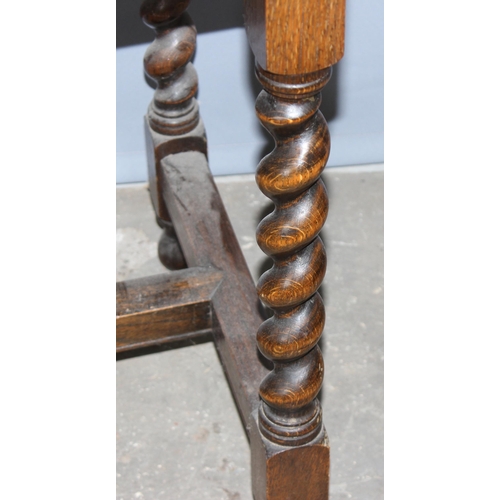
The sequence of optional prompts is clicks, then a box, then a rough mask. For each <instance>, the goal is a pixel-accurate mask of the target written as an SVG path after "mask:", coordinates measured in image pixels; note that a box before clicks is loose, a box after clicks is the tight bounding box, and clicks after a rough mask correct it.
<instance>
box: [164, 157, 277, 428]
mask: <svg viewBox="0 0 500 500" xmlns="http://www.w3.org/2000/svg"><path fill="white" fill-rule="evenodd" d="M161 165H162V170H163V179H164V184H163V192H164V198H165V202H166V205H167V208H168V211H169V213H170V214H171V215H172V220H173V223H174V226H175V230H176V233H177V236H178V238H179V242H180V245H181V247H182V251H183V254H184V257H185V259H186V263H187V264H188V266H201V267H205V266H213V267H215V268H217V269H220V270H221V271H223V272H224V279H223V281H222V283H221V284H220V286H219V287H218V288H217V290H216V292H215V293H214V295H213V296H212V308H213V335H214V341H215V345H216V347H217V350H218V352H219V355H220V358H221V362H222V366H223V368H224V370H225V372H226V375H227V378H228V381H229V384H230V387H231V390H232V392H233V396H234V398H235V400H236V403H237V406H238V409H239V411H240V415H241V417H242V419H243V422H244V424H245V427H246V428H247V431H248V429H249V424H250V422H249V420H250V415H251V413H252V411H254V410H255V409H257V407H258V403H259V395H258V385H259V382H260V380H262V378H263V377H264V376H265V375H266V374H267V373H268V369H267V368H265V367H264V365H262V364H261V363H260V361H259V358H258V350H257V345H256V339H255V332H256V331H257V329H258V327H259V325H260V324H261V323H262V320H263V316H262V314H261V312H260V308H259V299H258V297H257V293H256V291H255V285H254V282H253V280H252V277H251V275H250V272H249V271H248V267H247V265H246V262H245V259H244V257H243V254H242V252H241V250H240V247H239V244H238V240H237V238H236V236H235V234H234V231H233V229H232V227H231V223H230V221H229V217H228V215H227V213H226V210H225V208H224V205H223V203H222V200H221V199H220V196H219V192H218V190H217V187H216V186H215V183H214V181H213V178H212V175H211V173H210V170H209V167H208V163H207V159H206V157H205V155H203V154H201V153H198V152H191V153H179V154H176V155H170V156H167V157H166V158H164V159H163V160H162V161H161Z"/></svg>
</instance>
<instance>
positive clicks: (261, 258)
mask: <svg viewBox="0 0 500 500" xmlns="http://www.w3.org/2000/svg"><path fill="white" fill-rule="evenodd" d="M323 179H324V181H325V183H326V185H327V188H328V191H329V194H330V202H331V203H330V213H329V217H328V221H327V223H326V225H325V227H324V229H323V231H322V238H323V241H324V243H325V246H326V248H327V252H328V259H329V260H328V270H327V274H326V278H325V280H324V284H323V286H322V288H321V292H322V295H323V298H324V301H325V305H326V313H327V323H326V328H325V331H324V333H323V338H322V343H321V346H322V351H323V355H324V358H325V380H324V383H323V390H322V392H321V402H322V405H323V414H324V421H325V425H326V428H327V431H328V434H329V437H330V444H331V471H330V496H329V498H330V500H343V499H348V498H353V499H359V500H380V499H382V498H383V296H384V292H383V290H384V285H383V171H382V167H381V166H380V165H375V166H366V167H342V168H335V169H328V170H327V171H326V172H325V174H324V175H323ZM216 182H217V185H218V188H219V190H220V193H221V196H222V198H223V200H224V203H225V206H226V209H227V211H228V213H229V217H230V219H231V222H232V224H233V227H234V230H235V232H236V235H237V237H238V239H239V242H240V245H241V248H242V250H243V253H244V255H245V257H246V259H247V263H248V266H249V268H250V271H251V273H252V275H253V276H254V279H257V277H258V276H259V275H260V273H261V272H262V269H263V266H264V265H265V262H266V257H265V255H264V254H263V253H262V252H261V250H260V249H259V247H258V246H257V244H256V242H255V228H256V225H257V223H258V221H259V220H260V219H261V217H262V214H263V213H264V212H265V211H266V209H267V208H268V207H269V200H268V199H267V198H265V197H264V196H263V195H262V194H261V193H260V191H259V190H258V188H257V186H256V185H255V182H254V179H253V176H232V177H219V178H216ZM159 236H160V230H159V228H158V227H157V226H156V223H155V218H154V215H153V211H152V208H151V204H150V201H149V196H148V192H147V188H146V186H145V185H143V184H141V185H125V186H120V187H118V188H117V280H124V279H129V278H136V277H140V276H147V275H150V274H156V273H161V272H165V269H164V268H163V266H162V265H161V264H160V263H159V261H158V259H157V257H156V252H157V250H156V249H157V241H158V238H159ZM249 465H250V451H249V446H248V442H247V440H246V438H245V433H244V430H243V427H242V424H241V422H240V419H239V417H238V414H237V410H236V407H235V405H234V402H233V400H232V397H231V394H230V391H229V388H228V386H227V383H226V380H225V378H224V375H223V372H222V369H221V367H220V365H219V361H218V358H217V354H216V352H215V348H214V346H213V344H212V343H210V342H209V343H205V344H200V345H193V346H189V347H184V348H180V349H176V350H169V351H164V352H161V353H156V354H149V355H146V356H142V357H136V358H130V359H124V360H120V361H118V362H117V499H121V500H129V499H130V500H132V499H147V500H155V499H174V500H176V499H188V500H189V499H195V500H204V499H221V500H251V499H252V493H251V485H250V467H249Z"/></svg>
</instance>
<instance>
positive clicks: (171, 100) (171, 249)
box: [141, 0, 207, 269]
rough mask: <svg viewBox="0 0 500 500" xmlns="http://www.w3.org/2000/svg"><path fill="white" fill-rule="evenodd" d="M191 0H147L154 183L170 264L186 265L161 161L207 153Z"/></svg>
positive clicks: (164, 258) (164, 255)
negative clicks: (182, 154) (152, 84)
mask: <svg viewBox="0 0 500 500" xmlns="http://www.w3.org/2000/svg"><path fill="white" fill-rule="evenodd" d="M188 4H189V1H188V0H181V1H175V0H144V1H143V3H142V6H141V16H142V18H143V21H144V22H145V23H146V24H147V25H148V26H150V27H151V28H153V29H154V30H155V33H156V38H155V40H154V42H153V43H152V44H151V45H150V46H149V47H148V49H147V51H146V54H145V56H144V70H145V72H146V73H147V74H148V75H149V76H150V77H151V78H152V79H153V80H155V81H156V84H157V88H156V91H155V94H154V98H153V100H152V102H151V104H150V106H149V109H148V113H147V116H146V119H145V134H146V149H147V154H148V174H149V189H150V194H151V199H152V201H153V206H154V209H155V211H156V214H157V218H158V223H159V225H160V227H162V229H164V231H163V235H162V237H161V240H160V242H159V247H158V254H159V257H160V260H161V262H162V263H163V264H164V265H165V266H166V267H167V268H169V269H183V268H184V267H186V263H185V261H184V257H183V255H182V251H181V250H180V247H179V244H178V241H177V237H176V235H175V230H174V228H173V226H172V223H171V219H170V215H169V213H168V210H167V208H166V206H165V203H164V202H163V197H162V194H161V184H162V181H161V179H160V176H161V168H160V165H159V162H160V161H161V159H162V158H163V157H164V156H166V155H168V154H174V153H178V152H183V151H201V152H202V153H204V154H205V155H206V154H207V143H206V136H205V128H204V126H203V123H202V121H201V120H200V116H199V111H198V103H197V101H196V99H195V97H194V95H195V93H196V91H197V89H198V76H197V74H196V70H195V69H194V66H193V64H192V63H191V62H190V61H191V59H192V57H193V54H194V51H195V48H196V28H195V27H194V25H193V22H192V20H191V18H190V17H189V15H188V14H187V13H186V12H184V11H185V10H186V8H187V7H188Z"/></svg>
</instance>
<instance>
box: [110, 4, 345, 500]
mask: <svg viewBox="0 0 500 500" xmlns="http://www.w3.org/2000/svg"><path fill="white" fill-rule="evenodd" d="M344 2H345V0H332V1H328V2H327V1H321V2H318V1H313V0H287V1H285V0H246V1H245V23H246V30H247V33H248V37H249V42H250V46H251V48H252V50H253V52H254V54H255V57H256V75H257V78H258V80H259V81H260V83H261V84H262V86H263V87H264V90H263V91H262V92H261V93H260V95H259V97H258V99H257V103H256V110H257V116H258V118H259V120H260V122H261V123H262V125H263V126H264V128H265V129H266V130H267V131H268V132H269V133H270V134H271V136H272V137H273V138H274V141H275V148H274V150H273V151H272V153H270V154H269V155H268V156H266V157H265V158H264V159H263V160H262V161H261V162H260V164H259V167H258V170H257V175H256V178H257V183H258V185H259V187H260V189H261V190H262V192H263V193H264V194H265V195H266V196H268V197H269V198H270V199H271V200H272V201H273V202H274V204H275V209H274V211H273V212H272V213H271V214H270V215H269V216H267V217H266V218H264V219H263V221H262V222H261V223H260V224H259V227H258V229H257V242H258V244H259V246H260V247H261V248H262V250H263V251H264V252H265V253H266V254H267V255H268V256H270V257H271V258H272V259H273V262H274V264H273V267H272V268H271V269H270V270H269V271H267V272H266V273H264V274H263V275H262V277H261V278H260V280H259V282H258V284H257V289H256V288H255V285H254V283H253V280H252V278H251V275H250V273H249V271H248V268H247V265H246V262H245V260H244V258H243V254H242V253H241V250H240V247H239V245H238V241H237V239H236V236H235V234H234V231H233V229H232V227H231V224H230V221H229V217H228V215H227V213H226V211H225V208H224V206H223V203H222V200H221V199H220V196H219V193H218V191H217V187H216V186H215V183H214V181H213V178H212V175H211V173H210V170H209V167H208V161H207V146H206V136H205V130H204V126H203V123H202V120H201V119H200V115H199V110H198V103H197V101H196V99H195V94H196V90H197V85H198V81H197V75H196V71H195V70H194V67H193V65H192V63H191V60H192V57H193V54H194V51H195V46H196V29H195V27H194V25H193V23H192V21H191V19H190V17H189V15H188V14H187V13H186V12H185V10H186V8H187V7H188V4H189V1H188V0H178V1H176V0H144V1H143V4H142V7H141V15H142V17H143V20H144V22H145V23H146V24H147V25H148V26H150V27H152V28H153V29H154V30H155V33H156V38H155V41H154V42H153V43H152V44H151V46H150V47H149V48H148V49H147V51H146V55H145V58H144V68H145V71H146V73H147V74H148V75H149V76H150V77H151V78H153V79H154V80H155V81H156V83H157V89H156V91H155V94H154V98H153V101H152V103H151V105H150V107H149V109H148V114H147V117H146V121H145V131H146V143H147V151H148V169H149V178H150V190H151V198H152V201H153V205H154V207H155V211H156V214H157V217H158V223H159V224H160V226H161V227H162V228H163V229H164V232H163V236H162V239H161V240H160V249H159V254H160V259H161V260H162V262H163V263H164V264H165V265H166V266H167V267H170V268H171V269H182V270H180V271H177V272H175V273H173V274H171V275H169V276H156V277H151V278H149V279H142V280H133V281H129V282H124V283H121V284H118V287H117V295H118V312H117V316H118V339H117V349H118V350H120V349H121V350H126V349H136V348H139V347H144V346H148V345H156V344H159V343H164V342H170V341H172V340H177V339H179V338H182V336H185V335H197V334H200V333H205V334H206V332H207V330H209V329H211V332H212V334H213V338H214V342H215V345H216V348H217V351H218V354H219V357H220V360H221V364H222V366H223V368H224V372H225V374H226V377H227V379H228V382H229V385H230V387H231V391H232V394H233V396H234V399H235V402H236V405H237V408H238V411H239V412H240V416H241V418H242V421H243V424H244V427H245V430H246V432H247V435H248V437H249V440H250V445H251V455H252V488H253V494H254V498H255V499H256V500H285V499H286V500H321V499H322V500H326V499H327V498H328V479H329V464H330V461H329V443H328V437H327V434H326V431H325V429H324V426H323V422H322V410H321V405H320V403H319V401H318V399H317V395H318V393H319V391H320V389H321V384H322V380H323V372H324V366H323V359H322V355H321V352H320V349H319V347H318V345H317V344H318V341H319V339H320V336H321V333H322V331H323V327H324V324H325V311H324V306H323V302H322V299H321V297H320V295H319V294H318V288H319V287H320V285H321V282H322V280H323V277H324V275H325V271H326V252H325V248H324V246H323V243H322V241H321V239H320V238H319V232H320V230H321V228H322V227H323V224H324V223H325V220H326V216H327V213H328V196H327V193H326V189H325V186H324V184H323V182H322V181H321V179H320V174H321V172H322V170H323V169H324V167H325V165H326V162H327V160H328V155H329V151H330V137H329V132H328V127H327V125H326V122H325V120H324V118H323V116H322V114H321V112H320V111H319V106H320V103H321V89H322V88H323V87H324V86H325V84H326V83H327V82H328V80H329V78H330V76H331V65H332V64H334V63H336V62H337V61H338V60H339V59H340V58H341V57H342V55H343V50H344V49H343V47H344V11H345V3H344ZM214 57H217V55H216V54H214ZM185 267H187V269H183V268H185ZM261 303H262V304H264V305H266V306H267V307H269V308H270V309H271V310H272V312H273V316H272V317H271V318H269V319H267V320H266V319H265V317H264V314H263V308H262V305H261ZM259 352H260V353H261V354H262V356H261V355H259ZM266 358H267V360H266Z"/></svg>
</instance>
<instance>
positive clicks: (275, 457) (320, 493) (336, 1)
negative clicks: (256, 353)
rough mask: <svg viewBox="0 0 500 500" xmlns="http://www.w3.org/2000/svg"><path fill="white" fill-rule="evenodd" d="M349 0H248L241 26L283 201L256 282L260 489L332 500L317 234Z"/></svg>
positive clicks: (262, 176)
mask: <svg viewBox="0 0 500 500" xmlns="http://www.w3.org/2000/svg"><path fill="white" fill-rule="evenodd" d="M344 15H345V1H344V0H333V1H321V2H318V1H316V0H314V1H313V0H286V1H285V0H245V24H246V30H247V34H248V39H249V43H250V47H251V48H252V51H253V53H254V55H255V62H256V76H257V78H258V80H259V82H260V83H261V85H262V86H263V88H264V90H263V91H262V92H261V93H260V94H259V96H258V98H257V102H256V112H257V116H258V118H259V120H260V122H261V123H262V125H263V126H264V128H265V129H266V130H267V131H268V132H269V133H270V134H271V136H272V137H273V139H274V141H275V148H274V150H273V151H272V152H271V153H270V154H269V155H267V156H266V157H265V158H264V159H263V160H262V161H261V162H260V164H259V166H258V169H257V174H256V180H257V183H258V185H259V188H260V189H261V191H262V192H263V193H264V194H265V195H266V196H267V197H268V198H270V199H271V200H272V201H273V202H274V205H275V208H274V211H273V212H272V213H271V214H270V215H268V216H267V217H265V218H264V219H263V220H262V222H261V223H260V224H259V226H258V228H257V242H258V244H259V246H260V248H261V249H262V250H263V251H264V252H265V253H266V254H267V255H268V256H270V257H271V258H272V259H273V267H272V268H271V269H270V270H269V271H267V272H265V273H264V274H263V275H262V276H261V278H260V279H259V281H258V283H257V290H258V294H259V297H260V299H261V300H262V302H263V303H264V304H265V305H266V306H268V307H269V308H271V310H272V311H273V316H272V317H271V318H269V319H268V320H266V321H265V322H264V323H263V324H262V325H261V326H260V327H259V329H258V331H257V342H258V346H259V349H260V352H261V353H262V354H263V355H264V356H265V357H267V358H268V359H269V360H270V361H272V362H273V364H274V369H273V370H272V371H271V372H270V373H269V374H268V375H267V376H266V377H265V378H264V379H263V381H262V383H261V385H260V397H261V400H262V401H261V404H260V405H259V409H258V417H257V422H256V423H253V425H254V427H252V435H255V436H257V435H258V434H260V435H261V436H263V439H262V440H261V441H260V442H259V440H258V439H253V440H251V442H252V481H253V491H254V495H255V498H257V499H266V500H270V499H273V500H285V499H286V500H302V499H317V500H319V499H323V500H326V499H327V498H328V483H329V468H330V454H329V443H328V436H327V434H326V430H325V429H324V425H323V422H322V410H321V405H320V402H319V400H318V399H317V395H318V393H319V391H320V389H321V384H322V381H323V374H324V364H323V358H322V355H321V351H320V349H319V347H318V345H317V344H318V341H319V339H320V336H321V333H322V331H323V327H324V325H325V309H324V305H323V301H322V299H321V297H320V295H319V294H318V289H319V287H320V285H321V282H322V280H323V278H324V276H325V272H326V252H325V248H324V246H323V243H322V241H321V239H320V238H319V232H320V230H321V228H322V227H323V225H324V223H325V221H326V217H327V214H328V195H327V193H326V189H325V186H324V184H323V182H322V181H321V179H320V174H321V172H322V171H323V169H324V168H325V165H326V162H327V160H328V156H329V153H330V135H329V131H328V126H327V124H326V121H325V119H324V118H323V116H322V114H321V112H320V111H319V106H320V104H321V90H322V89H323V87H324V86H325V85H326V83H327V82H328V80H329V79H330V76H331V66H332V65H333V64H335V63H336V62H338V61H339V60H340V59H341V57H342V55H343V52H344Z"/></svg>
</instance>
